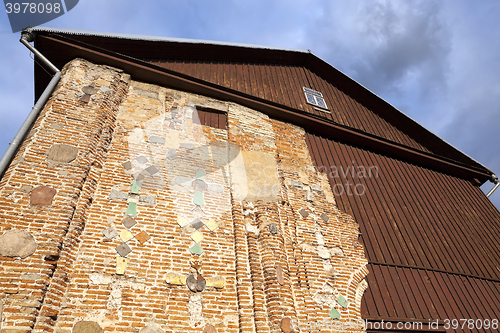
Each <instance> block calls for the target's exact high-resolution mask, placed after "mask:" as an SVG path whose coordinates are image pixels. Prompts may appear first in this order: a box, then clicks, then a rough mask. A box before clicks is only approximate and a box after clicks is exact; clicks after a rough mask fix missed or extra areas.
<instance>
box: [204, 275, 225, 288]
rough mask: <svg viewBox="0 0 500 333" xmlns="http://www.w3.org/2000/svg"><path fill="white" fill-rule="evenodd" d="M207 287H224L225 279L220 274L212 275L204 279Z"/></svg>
mask: <svg viewBox="0 0 500 333" xmlns="http://www.w3.org/2000/svg"><path fill="white" fill-rule="evenodd" d="M206 281H207V287H214V288H217V289H221V288H224V287H225V286H226V280H224V278H223V277H222V276H213V277H208V278H207V279H206Z"/></svg>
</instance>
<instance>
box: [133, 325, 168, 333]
mask: <svg viewBox="0 0 500 333" xmlns="http://www.w3.org/2000/svg"><path fill="white" fill-rule="evenodd" d="M164 332H165V331H164V330H162V329H161V327H160V325H158V324H156V323H148V324H147V325H146V327H144V328H142V329H141V330H140V331H139V333H164Z"/></svg>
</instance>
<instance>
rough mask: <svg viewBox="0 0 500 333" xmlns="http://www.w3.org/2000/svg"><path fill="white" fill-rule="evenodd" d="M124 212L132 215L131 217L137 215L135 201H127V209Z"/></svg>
mask: <svg viewBox="0 0 500 333" xmlns="http://www.w3.org/2000/svg"><path fill="white" fill-rule="evenodd" d="M125 214H126V215H130V216H133V217H137V203H136V202H129V203H128V208H127V211H126V212H125Z"/></svg>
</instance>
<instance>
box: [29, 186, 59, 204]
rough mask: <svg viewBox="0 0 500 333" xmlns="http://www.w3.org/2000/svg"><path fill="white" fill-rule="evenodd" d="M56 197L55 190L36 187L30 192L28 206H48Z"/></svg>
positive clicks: (46, 187)
mask: <svg viewBox="0 0 500 333" xmlns="http://www.w3.org/2000/svg"><path fill="white" fill-rule="evenodd" d="M55 195H56V190H54V189H53V188H50V187H48V186H38V187H36V188H34V189H33V190H31V194H30V205H32V206H50V205H52V199H54V196H55Z"/></svg>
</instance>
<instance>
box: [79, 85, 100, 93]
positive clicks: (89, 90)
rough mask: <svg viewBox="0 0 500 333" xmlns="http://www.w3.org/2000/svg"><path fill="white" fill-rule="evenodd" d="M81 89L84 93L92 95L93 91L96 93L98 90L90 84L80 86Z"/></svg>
mask: <svg viewBox="0 0 500 333" xmlns="http://www.w3.org/2000/svg"><path fill="white" fill-rule="evenodd" d="M82 91H83V92H84V93H85V94H88V95H93V94H95V93H97V92H98V91H99V90H98V89H96V88H94V87H92V86H85V87H83V88H82Z"/></svg>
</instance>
